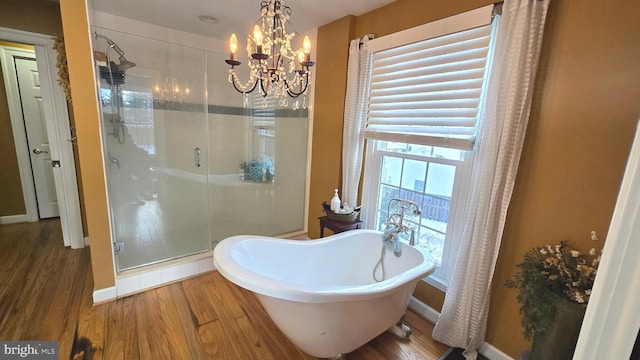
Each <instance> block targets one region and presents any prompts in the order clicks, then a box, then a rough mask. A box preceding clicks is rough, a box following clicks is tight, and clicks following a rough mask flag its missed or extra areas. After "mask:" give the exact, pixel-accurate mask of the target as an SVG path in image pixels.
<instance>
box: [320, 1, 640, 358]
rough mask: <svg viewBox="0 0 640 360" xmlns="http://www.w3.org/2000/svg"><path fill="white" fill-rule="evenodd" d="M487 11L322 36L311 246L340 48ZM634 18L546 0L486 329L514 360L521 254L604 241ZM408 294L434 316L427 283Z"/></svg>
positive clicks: (628, 122) (633, 80)
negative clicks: (513, 281)
mask: <svg viewBox="0 0 640 360" xmlns="http://www.w3.org/2000/svg"><path fill="white" fill-rule="evenodd" d="M489 3H491V2H490V1H485V0H482V1H481V0H465V1H458V2H453V1H424V0H398V1H396V2H394V3H392V4H390V5H388V6H386V7H384V8H381V9H377V10H374V11H371V12H369V13H367V14H364V15H361V16H359V17H357V18H356V19H355V28H353V26H354V24H353V21H351V22H350V23H349V24H348V25H349V26H346V25H345V23H344V20H340V21H337V22H333V23H330V24H327V25H325V26H323V27H321V28H320V29H319V31H318V61H317V64H318V65H317V80H316V90H315V105H316V106H315V120H314V127H313V132H314V142H313V152H312V163H311V177H312V178H311V198H310V204H309V207H310V209H309V235H310V237H311V238H314V237H317V236H318V232H317V230H316V226H314V224H316V223H317V219H316V218H317V217H318V216H321V212H320V203H321V202H322V201H324V200H326V201H328V200H329V199H330V196H331V194H332V189H333V188H334V187H335V186H336V185H338V184H337V183H338V182H339V176H340V175H339V174H340V162H341V160H340V159H341V157H340V152H339V151H337V149H336V148H338V147H341V136H342V113H343V108H344V89H345V82H346V80H345V79H346V71H345V70H343V69H346V58H347V51H346V50H347V48H348V42H349V40H350V39H351V38H354V37H356V36H357V37H359V36H362V35H364V34H367V33H374V34H376V35H377V36H381V35H385V34H389V33H392V32H395V31H399V30H403V29H406V28H410V27H413V26H416V25H420V24H423V23H426V22H429V21H432V20H435V19H439V18H443V17H446V16H450V15H453V14H457V13H460V12H464V11H466V10H470V9H474V8H477V7H480V6H483V5H486V4H489ZM638 13H640V3H639V2H632V1H623V0H618V1H611V2H599V1H589V2H578V1H569V0H552V1H551V6H550V9H549V15H548V20H547V26H546V32H545V39H544V44H543V49H542V55H541V63H540V70H539V73H538V79H537V84H536V90H535V96H534V101H533V106H532V113H531V119H530V125H529V129H528V133H527V138H526V141H525V145H524V149H523V153H522V158H521V162H520V170H519V173H518V178H517V181H516V188H515V191H514V194H513V198H512V201H511V205H510V209H509V215H508V218H507V223H506V227H505V232H504V236H503V245H502V249H501V253H500V256H499V259H498V264H497V267H496V273H495V277H494V283H493V291H492V296H491V301H492V302H491V309H490V314H489V324H488V329H487V341H488V342H489V343H491V344H492V345H494V346H496V347H497V348H499V349H500V350H502V351H504V352H506V353H507V354H509V355H511V356H513V357H516V356H517V355H518V353H519V352H520V351H523V350H526V349H528V348H529V346H530V344H529V343H527V342H526V341H525V340H524V339H523V338H522V336H518V335H517V333H521V328H520V316H519V313H518V308H519V305H518V304H517V302H516V300H515V296H516V292H515V290H511V289H506V288H505V287H504V285H503V284H504V281H505V280H507V279H508V278H510V277H512V276H513V274H514V273H515V271H516V268H515V265H516V264H518V263H520V262H521V260H522V255H523V254H524V253H525V252H526V251H528V250H529V249H530V248H531V247H532V246H534V245H543V244H546V243H554V244H555V243H557V242H559V241H560V240H563V239H567V240H571V241H573V242H574V243H576V244H577V245H578V246H579V247H581V248H584V249H586V248H588V247H590V246H592V243H591V241H590V240H589V232H590V231H591V230H596V231H597V232H598V233H599V234H600V237H601V238H602V239H604V237H605V236H606V232H607V230H608V226H609V222H610V220H611V215H612V213H613V207H614V205H615V201H616V197H617V193H618V189H619V185H620V180H621V177H622V173H623V170H624V165H625V163H626V159H627V156H628V152H629V149H630V145H631V141H632V135H633V130H634V128H635V124H636V121H637V120H638V116H639V115H640V105H639V103H638V99H640V82H638V81H637V79H640V67H639V66H638V65H637V55H638V54H640V23H638V22H637V20H636V19H635V14H638ZM354 30H355V36H351V34H353V33H354ZM325 51H330V52H331V53H330V54H327V53H325ZM336 72H341V73H338V74H336ZM340 96H342V98H340ZM338 139H339V140H338ZM336 144H337V145H336ZM328 147H332V148H330V149H328ZM416 296H418V297H419V298H420V299H421V300H423V301H425V302H426V303H428V304H430V305H431V306H433V307H434V308H436V309H440V308H441V306H442V301H443V297H442V294H441V293H439V291H437V290H435V289H433V288H431V287H430V286H428V285H421V286H420V287H419V288H418V289H417V291H416Z"/></svg>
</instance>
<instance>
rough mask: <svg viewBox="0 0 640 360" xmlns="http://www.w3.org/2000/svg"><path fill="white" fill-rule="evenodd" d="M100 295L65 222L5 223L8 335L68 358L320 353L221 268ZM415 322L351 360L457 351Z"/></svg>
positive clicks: (1, 259)
mask: <svg viewBox="0 0 640 360" xmlns="http://www.w3.org/2000/svg"><path fill="white" fill-rule="evenodd" d="M92 292H93V282H92V275H91V264H90V254H89V249H88V248H87V249H80V250H70V249H65V248H64V246H63V245H62V235H61V230H60V223H59V221H57V220H44V221H40V222H36V223H23V224H10V225H2V226H0V340H49V341H58V342H59V354H60V359H107V360H112V359H126V360H129V359H234V360H235V359H241V360H244V359H259V360H262V359H266V360H268V359H274V360H283V359H286V360H289V359H301V360H312V359H314V358H313V357H311V356H309V355H306V354H304V353H303V352H302V351H300V350H298V349H297V348H296V347H295V346H294V345H293V344H292V343H291V342H290V341H289V340H288V339H287V338H286V337H285V336H284V335H283V334H282V333H281V332H280V331H279V330H278V329H277V327H276V326H275V324H274V323H273V322H272V321H271V319H270V318H269V316H268V315H267V313H266V312H265V311H264V309H263V308H262V306H261V305H260V303H259V301H258V300H257V298H256V297H255V296H254V295H253V294H252V293H251V292H249V291H246V290H244V289H242V288H239V287H237V286H235V285H234V284H232V283H230V282H229V281H227V280H226V279H224V278H223V277H222V276H221V275H220V274H219V273H217V272H211V273H208V274H204V275H201V276H198V277H195V278H191V279H187V280H184V281H181V282H177V283H173V284H169V285H166V286H163V287H160V288H157V289H154V290H149V291H146V292H144V293H140V294H137V295H133V296H129V297H126V298H123V299H118V300H115V301H112V302H109V303H106V304H100V305H95V306H93V305H92V303H91V299H92ZM407 322H408V323H409V324H410V325H411V326H412V328H413V335H412V336H411V339H410V340H402V339H399V338H397V337H396V336H395V335H393V334H391V333H389V332H386V333H383V334H381V335H380V336H378V337H377V338H375V339H373V340H372V341H370V342H369V343H368V344H365V345H364V346H362V347H361V348H359V349H357V350H356V351H354V352H352V353H350V354H348V356H347V358H348V359H349V360H359V359H363V360H375V359H381V360H382V359H384V360H394V359H397V360H404V359H426V360H435V359H438V358H439V357H440V356H441V355H442V354H443V353H444V352H445V351H446V350H447V349H448V348H447V346H445V345H443V344H440V343H438V342H436V341H434V340H433V339H432V338H431V332H432V330H433V327H432V326H431V325H430V324H428V323H427V322H426V321H425V320H424V319H422V318H420V316H418V315H416V314H415V313H413V312H412V311H408V313H407Z"/></svg>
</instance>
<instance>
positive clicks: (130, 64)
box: [118, 55, 136, 71]
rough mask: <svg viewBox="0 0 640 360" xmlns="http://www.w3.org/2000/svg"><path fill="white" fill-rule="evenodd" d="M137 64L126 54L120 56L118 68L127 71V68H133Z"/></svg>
mask: <svg viewBox="0 0 640 360" xmlns="http://www.w3.org/2000/svg"><path fill="white" fill-rule="evenodd" d="M134 66H136V63H134V62H131V61H129V60H127V58H125V57H124V55H122V56H120V63H119V64H118V70H120V71H126V70H127V69H131V68H132V67H134Z"/></svg>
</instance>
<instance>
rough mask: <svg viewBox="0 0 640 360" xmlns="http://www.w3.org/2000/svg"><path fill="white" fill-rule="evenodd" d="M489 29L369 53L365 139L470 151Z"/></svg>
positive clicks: (489, 41) (488, 50)
mask: <svg viewBox="0 0 640 360" xmlns="http://www.w3.org/2000/svg"><path fill="white" fill-rule="evenodd" d="M491 34H492V26H491V24H489V25H483V26H480V27H476V28H473V29H469V30H465V31H460V32H456V33H453V34H449V35H443V36H439V37H436V38H431V39H428V40H423V41H419V42H414V43H410V44H406V45H402V46H398V47H395V48H390V49H386V50H380V51H377V52H375V53H374V55H373V71H372V79H371V93H370V97H369V114H368V119H367V126H366V129H365V137H366V138H369V139H375V140H387V141H395V142H404V143H414V144H421V145H431V146H440V147H449V148H456V149H462V150H472V149H473V147H474V144H475V138H476V133H477V131H476V127H477V125H478V118H479V111H480V100H481V97H482V92H483V91H482V89H483V86H484V81H485V79H486V69H487V63H488V55H489V53H490V44H491Z"/></svg>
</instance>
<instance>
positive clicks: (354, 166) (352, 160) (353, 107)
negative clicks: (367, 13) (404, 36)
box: [341, 35, 373, 206]
mask: <svg viewBox="0 0 640 360" xmlns="http://www.w3.org/2000/svg"><path fill="white" fill-rule="evenodd" d="M372 38H373V35H365V36H364V37H363V38H362V40H360V39H356V40H352V41H351V44H350V46H349V64H348V70H347V94H346V97H345V104H344V129H343V133H342V195H341V199H342V202H343V204H344V203H347V204H349V205H350V206H357V205H359V204H358V184H359V183H360V175H361V173H362V157H363V154H364V135H363V133H364V127H365V124H366V121H367V108H368V106H369V89H370V87H371V66H372V63H373V56H372V54H371V53H370V52H369V40H370V39H372Z"/></svg>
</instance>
